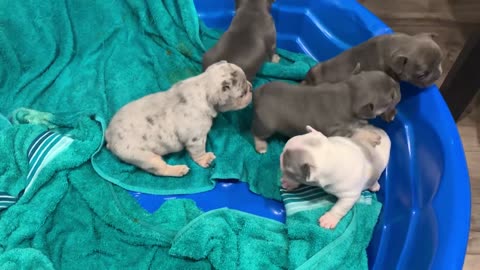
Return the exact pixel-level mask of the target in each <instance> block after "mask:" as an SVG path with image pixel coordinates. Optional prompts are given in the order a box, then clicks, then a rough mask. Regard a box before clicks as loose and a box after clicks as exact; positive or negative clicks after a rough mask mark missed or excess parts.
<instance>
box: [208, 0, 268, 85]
mask: <svg viewBox="0 0 480 270" xmlns="http://www.w3.org/2000/svg"><path fill="white" fill-rule="evenodd" d="M273 1H274V0H236V1H235V5H236V13H235V16H234V18H233V20H232V23H231V24H230V27H229V28H228V30H227V31H226V32H225V33H224V34H223V35H222V37H221V38H220V40H219V41H218V42H217V44H215V46H213V47H212V48H211V49H210V50H209V51H207V52H206V53H205V54H204V56H203V68H204V69H206V68H207V67H208V66H210V65H211V64H212V63H215V62H217V61H219V60H227V61H228V62H230V63H234V64H236V65H238V66H239V67H241V68H242V69H243V70H244V72H245V74H246V75H247V78H248V80H250V81H252V80H253V79H254V78H255V75H256V73H257V72H258V70H259V69H260V68H261V67H262V65H263V63H264V62H265V61H270V60H272V59H274V56H276V57H277V61H278V55H275V50H276V30H275V23H274V21H273V18H272V16H271V14H270V9H271V6H272V2H273Z"/></svg>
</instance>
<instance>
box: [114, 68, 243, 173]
mask: <svg viewBox="0 0 480 270" xmlns="http://www.w3.org/2000/svg"><path fill="white" fill-rule="evenodd" d="M251 90H252V85H251V83H250V82H249V81H248V80H247V79H246V77H245V74H244V73H243V71H242V69H241V68H240V67H238V66H236V65H234V64H229V63H227V62H226V61H220V62H218V63H216V64H213V65H211V66H210V67H209V68H208V69H207V70H206V71H205V72H204V73H202V74H200V75H198V76H195V77H192V78H189V79H187V80H184V81H181V82H178V83H176V84H175V85H173V86H172V88H170V89H169V90H167V91H164V92H159V93H155V94H151V95H148V96H145V97H143V98H140V99H138V100H135V101H133V102H131V103H128V104H127V105H125V106H124V107H122V108H121V109H120V110H119V111H118V112H117V113H116V114H115V115H114V116H113V118H112V120H111V121H110V124H109V126H108V129H107V131H106V135H105V138H106V141H107V148H108V149H109V150H110V151H112V152H113V153H114V154H115V155H116V156H118V157H119V158H120V159H121V160H123V161H124V162H127V163H130V164H133V165H135V166H137V167H140V168H142V169H143V170H145V171H148V172H150V173H152V174H155V175H160V176H176V177H178V176H183V175H185V174H187V173H188V171H189V168H188V167H187V166H186V165H176V166H172V165H168V164H167V163H166V162H165V161H164V160H163V159H162V156H164V155H166V154H169V153H174V152H179V151H181V150H182V149H184V148H186V149H187V151H188V153H189V154H190V156H191V157H192V159H193V160H194V161H195V162H196V163H197V164H198V165H200V166H202V167H208V166H209V165H210V163H211V162H212V161H213V160H214V159H215V155H214V154H213V153H210V152H209V153H206V152H205V144H206V141H207V134H208V132H209V131H210V128H211V126H212V120H213V118H214V117H216V116H217V113H218V112H226V111H233V110H239V109H242V108H245V107H246V106H247V105H248V104H249V103H250V101H251V99H252V93H251Z"/></svg>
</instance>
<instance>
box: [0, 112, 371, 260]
mask: <svg viewBox="0 0 480 270" xmlns="http://www.w3.org/2000/svg"><path fill="white" fill-rule="evenodd" d="M31 113H33V114H37V115H42V113H35V112H31ZM23 115H24V116H25V115H27V114H23ZM17 120H20V121H18V123H19V124H17V125H14V126H12V127H9V128H6V129H3V130H2V131H1V132H0V155H1V156H3V157H6V158H5V160H4V162H2V163H1V164H0V171H1V172H7V173H4V174H2V175H1V176H0V190H4V191H8V192H9V193H11V194H16V195H17V196H18V198H19V200H18V201H17V202H16V203H15V204H14V205H12V206H10V207H9V208H8V209H6V210H4V211H2V212H0V228H2V230H0V265H1V266H2V269H18V268H20V267H22V269H105V268H107V269H212V268H213V269H367V256H366V251H365V249H366V247H367V245H368V243H369V240H370V237H371V235H372V231H373V227H374V225H375V223H376V220H377V217H378V214H379V211H380V203H378V202H377V201H376V200H374V198H372V196H371V195H370V193H368V192H366V193H365V194H364V195H363V196H362V199H361V201H360V202H359V203H357V204H356V205H355V206H354V208H353V209H352V211H350V212H349V213H348V214H347V216H345V217H344V218H343V219H342V221H341V222H340V223H339V224H338V227H337V228H336V229H335V230H325V229H322V228H320V227H319V226H318V224H317V219H318V217H320V215H321V214H322V213H324V212H325V211H327V210H328V209H329V208H330V207H331V205H332V203H333V201H334V200H333V199H332V197H331V196H328V195H326V194H325V193H323V192H321V191H319V190H315V192H314V194H315V196H312V192H310V193H308V194H305V189H304V188H300V189H299V190H298V191H295V192H292V193H289V194H290V195H288V193H283V194H282V195H283V197H284V202H285V204H286V210H287V222H286V224H283V223H280V222H277V221H273V220H270V219H265V218H263V217H258V216H254V215H251V214H247V213H243V212H240V211H237V210H231V209H226V208H223V209H217V210H213V211H210V212H206V213H203V212H202V211H201V210H199V209H198V208H197V207H196V205H195V203H194V202H193V201H191V200H169V201H167V202H165V203H164V204H163V205H162V207H161V208H160V209H159V210H157V211H156V212H155V213H153V214H149V213H147V212H146V211H145V210H143V209H142V208H141V207H140V206H139V205H138V204H137V203H136V202H135V200H134V199H133V198H132V197H131V196H130V195H129V194H128V192H127V191H125V190H124V189H122V188H120V187H119V186H117V185H114V184H112V183H110V182H108V181H105V180H104V179H102V178H101V177H100V176H99V175H98V174H97V173H96V172H95V171H94V169H93V167H92V165H91V163H90V162H88V160H89V159H90V157H91V155H92V153H94V152H95V151H96V147H95V145H96V144H98V143H99V142H100V141H101V140H102V136H101V127H100V126H99V125H98V122H96V121H95V120H93V119H91V118H89V117H85V118H83V119H82V120H81V121H79V122H78V123H76V124H75V125H73V126H72V128H64V129H62V130H61V131H60V129H54V130H49V129H48V128H47V127H46V126H47V125H45V124H43V123H42V124H32V123H30V124H20V123H22V122H23V121H22V119H17ZM30 120H31V118H30ZM33 122H35V121H33ZM50 124H51V123H49V124H48V125H50ZM12 149H13V150H14V151H12ZM12 152H13V153H14V154H13V155H12V154H11V153H12ZM313 189H316V188H313ZM297 193H300V194H303V197H302V195H299V194H297ZM292 194H293V195H292ZM289 196H290V197H289ZM294 197H295V198H294ZM292 200H294V201H295V202H296V203H298V202H306V203H307V206H303V207H300V208H299V207H298V205H293V206H292V204H291V201H292ZM292 207H293V208H292ZM292 210H295V211H292Z"/></svg>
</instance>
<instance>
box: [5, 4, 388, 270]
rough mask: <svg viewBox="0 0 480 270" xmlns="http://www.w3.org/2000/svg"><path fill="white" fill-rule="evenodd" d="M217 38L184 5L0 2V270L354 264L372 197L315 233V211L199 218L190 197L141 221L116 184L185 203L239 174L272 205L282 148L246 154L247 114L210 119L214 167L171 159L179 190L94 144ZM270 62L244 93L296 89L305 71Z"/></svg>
mask: <svg viewBox="0 0 480 270" xmlns="http://www.w3.org/2000/svg"><path fill="white" fill-rule="evenodd" d="M219 34H220V33H219V32H217V31H214V30H211V29H208V28H207V27H205V26H204V25H203V24H202V23H201V22H199V20H198V18H197V15H196V13H195V9H194V6H193V3H192V2H191V1H189V0H180V1H173V0H171V1H168V0H164V1H159V0H145V1H137V0H130V1H128V0H116V1H93V0H85V1H53V0H45V1H42V2H41V3H39V2H38V1H31V0H26V1H2V2H1V3H0V44H2V46H1V47H0V58H1V61H0V63H2V64H1V65H0V113H1V114H3V115H9V116H10V118H11V121H12V123H13V124H14V125H13V126H12V125H11V124H10V123H8V122H7V121H6V117H4V116H1V117H0V156H1V157H2V162H1V163H0V192H4V193H2V194H8V196H11V197H12V198H15V200H14V201H15V203H14V204H11V205H9V206H8V208H5V209H0V228H1V230H0V266H2V267H1V269H18V268H23V269H97V268H100V269H105V268H107V269H212V268H215V267H216V268H217V269H232V268H230V267H233V269H293V268H295V267H300V268H302V267H306V268H305V269H309V268H308V265H316V266H319V268H320V269H332V268H331V266H335V267H336V266H337V265H338V264H341V260H344V259H347V260H348V262H349V263H348V264H346V265H355V268H353V269H365V268H366V264H365V262H366V255H365V248H366V246H367V245H368V242H369V239H370V237H371V234H372V229H373V226H374V225H375V223H376V221H377V217H378V214H379V209H380V204H379V203H378V202H376V201H375V200H373V202H372V203H371V204H370V205H368V204H362V203H358V204H357V205H356V206H355V207H354V209H353V210H352V211H351V213H349V215H347V217H346V218H345V219H344V220H342V222H341V223H340V224H339V225H338V226H339V227H338V228H337V229H336V230H334V231H327V230H323V229H321V228H319V227H318V225H317V223H316V220H315V219H316V218H318V215H319V214H321V211H326V210H327V209H328V208H329V207H330V204H327V203H326V204H325V205H324V206H323V207H321V208H315V209H308V210H306V211H302V212H301V213H298V214H295V215H292V216H289V217H288V219H287V224H286V225H285V224H282V223H279V222H275V221H272V220H268V219H264V218H262V217H257V216H252V215H249V214H245V213H242V212H238V211H234V210H231V209H219V210H215V211H211V212H207V213H203V212H202V211H200V210H199V209H198V208H197V207H196V205H195V203H194V202H193V201H190V200H172V201H168V202H166V203H164V204H163V205H162V207H161V208H160V209H159V210H157V211H156V212H155V213H154V214H149V213H147V212H146V211H145V210H143V209H142V208H141V207H140V206H139V205H138V204H137V203H136V202H135V200H134V199H133V198H132V197H131V196H130V195H129V194H128V193H127V192H126V191H125V190H124V189H123V188H122V187H129V188H131V189H134V190H138V191H145V192H151V193H161V194H170V193H178V192H181V193H193V192H198V191H201V190H208V189H211V188H212V187H213V185H214V182H213V180H214V179H222V178H238V179H241V180H242V181H246V182H248V183H249V185H250V188H251V190H252V191H254V192H256V193H259V194H261V195H263V196H265V197H268V198H274V199H277V200H281V198H282V197H281V192H280V190H279V183H278V182H279V181H278V176H279V168H278V165H279V164H278V156H279V153H280V151H281V148H282V146H283V142H282V140H280V139H278V138H276V139H273V140H272V142H271V143H270V149H269V150H270V151H269V154H267V155H263V156H262V155H257V154H256V153H255V151H254V148H253V146H252V140H251V136H250V134H249V124H250V120H251V116H250V113H251V107H248V108H246V109H245V110H242V111H240V112H232V113H224V114H221V115H219V117H217V119H216V120H215V123H214V126H213V128H212V131H211V133H210V134H209V145H208V147H209V150H212V149H213V150H214V151H215V152H216V154H217V160H216V162H215V165H214V167H213V168H211V169H208V170H205V169H201V168H198V167H195V165H194V164H192V163H191V161H190V159H189V158H188V157H186V155H185V154H184V153H179V154H176V155H172V156H171V157H169V159H168V162H171V163H175V162H182V163H183V162H185V163H187V164H188V165H190V166H191V167H192V171H191V173H190V174H189V175H188V176H187V177H185V178H182V181H179V180H180V179H173V178H159V177H153V176H151V175H149V174H147V173H144V172H142V171H140V170H137V169H135V168H133V167H132V166H129V165H127V164H123V163H121V162H119V161H118V160H117V159H116V158H114V157H113V156H111V155H110V154H109V152H108V151H106V150H105V148H104V147H103V146H104V140H103V131H104V128H105V125H106V124H107V123H108V120H109V119H110V118H111V117H112V115H113V113H114V112H115V111H116V110H118V109H119V108H120V107H121V106H122V105H124V104H126V103H127V102H129V101H131V100H133V99H136V98H139V97H141V96H144V95H147V94H150V93H153V92H155V91H161V90H166V89H168V88H169V87H170V86H171V85H172V84H173V83H175V82H177V81H179V80H182V79H185V78H188V77H190V76H193V75H196V74H198V73H199V72H200V71H201V69H200V66H201V65H200V59H201V54H202V53H203V52H204V51H205V50H206V49H207V48H209V47H211V46H212V45H213V44H214V42H215V41H216V39H217V38H218V36H219ZM279 54H280V55H281V57H282V61H281V63H280V64H273V63H267V64H265V66H264V67H263V68H262V70H261V72H260V75H259V78H258V79H257V80H256V81H255V85H256V86H258V85H261V84H263V83H265V82H267V81H270V80H277V79H280V80H285V81H290V82H291V81H293V80H299V79H301V78H302V77H303V75H304V74H305V72H306V71H307V70H308V69H309V67H310V66H312V65H313V64H314V61H313V60H312V59H310V58H309V57H307V56H304V55H301V54H294V53H290V52H287V51H282V50H279ZM105 179H106V180H109V181H105ZM113 183H115V184H113ZM344 236H345V237H344ZM198 240H201V241H198ZM312 240H314V241H312ZM338 251H339V252H338ZM336 252H338V254H337V253H336ZM319 254H320V255H319ZM319 256H320V257H321V258H319ZM225 258H228V260H227V261H226V260H224V259H225ZM355 262H356V263H355ZM304 265H307V266H304ZM335 269H341V267H336V268H335ZM348 269H352V268H348Z"/></svg>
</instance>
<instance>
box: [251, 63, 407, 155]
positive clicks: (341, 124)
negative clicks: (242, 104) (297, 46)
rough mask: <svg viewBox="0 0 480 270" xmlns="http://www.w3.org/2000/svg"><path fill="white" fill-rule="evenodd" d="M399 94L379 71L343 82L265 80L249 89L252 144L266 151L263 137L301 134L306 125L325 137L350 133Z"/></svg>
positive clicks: (396, 85)
mask: <svg viewBox="0 0 480 270" xmlns="http://www.w3.org/2000/svg"><path fill="white" fill-rule="evenodd" d="M400 97H401V94H400V86H399V83H398V82H397V81H395V80H394V79H392V78H391V77H390V76H388V75H387V74H386V73H384V72H382V71H367V72H360V73H358V74H352V75H351V76H350V78H348V79H347V80H346V81H343V82H338V83H322V84H319V85H316V86H305V85H293V84H288V83H284V82H272V83H268V84H265V85H263V86H262V87H260V88H259V89H257V90H255V91H254V94H253V106H254V114H253V121H252V133H253V136H254V140H255V149H256V150H257V152H259V153H265V152H266V151H267V142H266V139H268V138H269V137H271V136H272V135H273V134H275V133H279V134H282V135H284V136H288V137H293V136H296V135H301V134H304V133H305V126H307V125H310V126H312V127H313V128H314V129H316V130H318V131H320V132H322V133H323V134H325V136H333V135H336V136H346V137H349V136H351V135H352V130H354V129H356V128H358V127H362V126H363V125H365V124H366V123H367V121H366V120H368V119H373V118H375V117H377V116H378V115H380V114H382V113H384V112H385V111H387V110H391V109H392V108H394V107H395V106H396V105H397V103H398V102H399V101H400ZM376 143H379V142H376Z"/></svg>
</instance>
